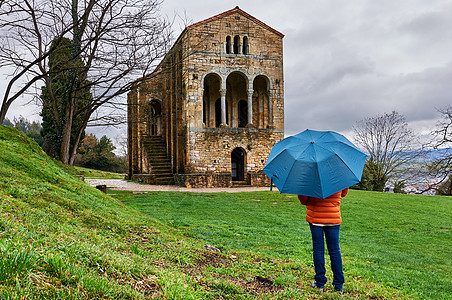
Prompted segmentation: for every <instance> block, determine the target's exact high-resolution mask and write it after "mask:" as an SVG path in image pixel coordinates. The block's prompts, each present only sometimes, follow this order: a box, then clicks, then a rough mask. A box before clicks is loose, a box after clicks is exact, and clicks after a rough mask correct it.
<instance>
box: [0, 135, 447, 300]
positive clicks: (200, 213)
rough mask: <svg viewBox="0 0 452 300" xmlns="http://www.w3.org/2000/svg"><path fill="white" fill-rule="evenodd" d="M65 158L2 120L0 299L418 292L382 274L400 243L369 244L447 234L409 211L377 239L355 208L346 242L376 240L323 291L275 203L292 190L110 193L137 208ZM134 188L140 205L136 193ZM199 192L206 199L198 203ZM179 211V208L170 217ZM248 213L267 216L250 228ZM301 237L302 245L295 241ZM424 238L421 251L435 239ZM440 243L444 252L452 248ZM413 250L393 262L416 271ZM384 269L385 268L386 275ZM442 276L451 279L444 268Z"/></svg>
mask: <svg viewBox="0 0 452 300" xmlns="http://www.w3.org/2000/svg"><path fill="white" fill-rule="evenodd" d="M64 169H65V170H63V169H62V168H61V166H59V165H58V164H57V163H55V162H54V161H52V160H51V159H49V158H48V157H47V156H46V155H45V154H44V153H43V152H42V150H41V149H40V148H39V146H37V144H36V143H35V142H34V141H32V140H30V139H28V138H27V137H26V136H25V135H23V134H21V133H20V132H19V131H17V130H15V129H12V128H6V127H3V126H0V299H151V298H157V299H339V298H342V299H377V298H378V299H409V298H425V297H423V296H422V294H420V293H418V290H415V289H411V288H410V287H409V286H408V287H407V286H401V285H399V284H398V282H399V281H395V282H394V284H393V285H391V284H389V283H388V281H389V280H393V277H394V274H396V273H397V272H396V271H397V270H396V269H395V268H394V267H393V264H392V263H391V262H392V261H393V258H391V255H396V253H397V252H400V250H398V248H397V247H398V246H393V245H391V248H394V251H392V252H390V253H388V255H387V257H388V261H389V262H385V261H383V264H381V265H380V261H379V260H380V257H379V256H375V255H374V253H375V251H378V252H380V251H383V252H384V251H387V249H388V247H384V243H386V242H387V237H388V234H385V233H384V232H388V231H389V232H390V233H391V235H390V236H392V238H393V239H394V240H395V241H396V240H397V239H399V238H400V237H403V236H404V235H409V234H411V233H412V232H413V233H414V232H422V233H423V234H425V235H426V236H427V235H430V232H431V234H435V235H436V236H438V243H443V239H445V238H447V237H449V238H450V235H448V236H444V232H446V233H448V232H447V231H446V229H447V230H450V224H449V225H447V226H448V227H447V226H446V227H444V228H443V229H437V228H436V225H435V228H433V227H432V228H424V227H423V226H424V225H422V226H419V225H416V220H414V221H413V223H414V225H413V224H404V222H405V220H406V219H405V218H403V220H404V221H402V223H401V224H398V223H397V224H398V225H394V226H392V225H391V223H390V222H387V223H385V224H386V225H385V227H384V228H382V229H380V230H378V231H376V232H375V236H374V237H372V243H370V244H367V243H366V242H365V240H366V239H367V238H368V236H366V235H365V231H362V230H361V228H362V229H365V230H367V231H368V230H369V228H367V226H370V225H369V224H368V222H364V221H363V220H366V218H367V217H368V216H367V215H363V216H357V217H356V218H355V221H354V224H355V225H353V226H351V227H349V228H348V229H347V228H344V230H343V232H344V233H345V239H344V240H343V242H344V247H346V249H352V248H351V247H350V246H349V245H352V244H362V245H368V247H373V246H372V245H375V244H376V243H375V240H379V239H380V238H381V241H383V242H381V245H380V247H379V248H377V249H366V251H365V252H359V251H358V250H359V249H355V251H357V252H356V253H351V254H350V255H348V256H347V257H345V259H344V260H346V263H348V266H349V267H347V268H350V269H346V270H345V271H346V274H347V275H348V280H349V285H348V287H347V288H346V289H347V290H346V293H345V294H344V295H343V296H339V295H338V294H335V293H333V292H331V291H328V292H327V293H324V294H320V293H318V292H317V291H314V290H312V289H311V288H309V284H310V281H311V278H312V274H313V270H312V262H311V259H310V254H309V253H310V252H309V251H310V250H309V243H310V241H309V238H307V237H306V232H305V228H306V226H305V225H306V224H304V222H303V221H302V220H301V221H299V222H298V225H299V227H300V230H298V231H294V232H291V231H290V230H291V228H293V226H292V225H291V224H290V222H288V221H289V220H291V219H292V218H293V217H294V215H293V213H294V212H293V211H291V210H286V211H285V210H281V207H284V205H286V207H292V206H293V207H295V206H294V205H295V203H296V201H295V199H294V198H289V197H287V196H285V195H279V194H277V193H270V192H265V193H262V194H261V195H260V194H254V193H244V194H241V195H240V197H239V198H235V196H234V197H232V196H230V195H227V194H220V195H213V194H192V195H191V196H189V197H188V196H187V194H184V193H148V194H143V195H137V194H126V195H124V196H115V197H122V198H121V199H123V200H124V203H126V201H127V203H129V204H130V205H131V206H133V207H136V208H140V207H139V206H140V205H141V206H142V207H141V208H140V209H142V208H143V209H144V208H146V207H149V204H150V203H152V204H153V205H154V209H153V210H147V211H144V210H143V211H144V212H145V214H144V213H141V212H138V211H137V210H135V209H134V208H129V207H128V206H125V205H124V204H123V203H121V202H120V201H118V200H116V199H114V198H112V197H110V196H108V195H104V194H102V193H101V192H99V191H97V190H96V189H94V188H91V187H89V186H88V185H87V184H85V183H83V182H81V181H80V180H79V179H78V178H77V177H76V176H74V175H71V174H70V173H74V174H76V173H77V171H74V170H71V169H70V168H69V169H68V168H64ZM355 195H356V196H354V197H351V198H352V200H353V201H350V202H349V203H351V204H350V205H353V202H354V201H356V202H358V201H359V198H360V197H365V196H364V193H360V194H355ZM370 195H372V193H370ZM146 197H147V198H146ZM218 197H220V198H221V199H223V200H222V201H223V202H227V201H230V202H231V203H233V205H234V209H233V210H232V211H231V214H230V216H228V218H226V219H225V218H221V217H219V215H218V214H221V213H222V214H226V212H227V211H226V210H223V211H218V212H216V214H213V213H212V212H208V211H207V210H204V209H206V207H207V208H208V207H209V205H210V204H211V203H213V202H214V201H215V200H218ZM237 197H238V196H237ZM272 198H274V199H275V200H271V199H272ZM133 199H135V200H137V201H138V202H141V204H140V203H132V202H133V201H132V200H133ZM237 199H238V200H237ZM135 200H134V201H135ZM206 200H208V201H207V202H203V201H206ZM258 200H259V201H258ZM200 203H205V205H204V207H200V206H199V205H198V204H200ZM259 203H260V204H263V203H265V205H266V206H265V207H266V208H267V213H266V215H265V216H263V215H261V214H262V209H260V210H254V211H253V210H252V209H253V207H254V208H256V207H255V206H256V205H257V204H259ZM274 203H275V204H274ZM344 203H345V202H344ZM366 203H367V202H366ZM448 203H449V206H447V207H446V208H445V210H444V211H445V217H446V222H447V220H448V219H447V217H449V218H450V214H447V211H448V212H449V213H450V200H449V202H448ZM400 205H401V204H397V205H394V206H397V207H400ZM435 205H437V203H436V202H435ZM272 206H275V207H276V206H278V207H280V206H281V207H280V208H279V209H277V210H275V211H274V212H277V214H275V216H274V217H272V210H271V208H272ZM212 207H213V206H212ZM350 207H351V206H350ZM160 209H161V210H160ZM379 209H386V208H385V207H383V206H378V205H376V207H374V208H372V210H371V211H370V212H369V213H370V214H376V212H378V210H379ZM389 209H390V210H391V211H394V212H393V213H391V214H392V215H391V216H392V218H393V219H397V218H398V217H399V215H401V213H400V211H397V208H394V207H389ZM414 209H415V210H417V209H418V208H417V207H416V208H414ZM419 209H420V208H419ZM422 209H423V208H422ZM284 211H285V212H284ZM426 211H429V212H430V211H433V209H432V210H426ZM243 212H246V214H244V213H243ZM361 212H362V213H365V210H362V211H361ZM182 213H183V214H184V215H185V217H184V218H179V217H177V216H178V214H182ZM411 213H412V214H414V215H415V216H416V218H417V217H418V216H419V213H418V212H416V211H412V212H410V211H409V212H407V214H411ZM284 214H286V215H284ZM298 214H299V217H301V218H302V215H301V213H300V212H298ZM344 214H346V215H348V219H352V218H353V215H354V212H353V211H352V210H347V206H345V207H344ZM162 216H163V217H162ZM165 216H166V217H165ZM154 217H156V218H157V217H158V218H159V219H161V221H157V220H156V219H154ZM247 218H248V219H249V218H260V219H261V221H265V222H263V223H262V226H261V228H259V230H257V229H255V228H254V227H252V226H251V225H250V223H249V220H248V219H247ZM426 218H427V216H426ZM449 220H450V219H449ZM226 221H227V222H233V223H231V224H227V223H225V222H226ZM359 222H363V224H360V223H359ZM352 223H353V222H352ZM349 224H351V223H350V222H349ZM422 224H424V220H422ZM435 224H436V223H435ZM273 227H276V228H277V229H276V230H275V229H272V228H273ZM344 227H345V226H344ZM411 228H414V229H415V230H411ZM424 229H425V230H424ZM427 229H430V230H431V231H429V232H427ZM441 230H442V231H441ZM399 231H400V232H399ZM432 231H433V232H432ZM298 235H299V236H298ZM270 236H272V237H271V238H270ZM297 236H298V237H297ZM353 239H356V241H354V240H353ZM291 240H292V241H291ZM449 240H450V239H449ZM405 241H407V240H404V242H405ZM408 241H410V242H415V243H419V242H421V243H424V242H428V243H434V242H435V239H434V238H432V237H431V236H429V237H428V238H427V239H420V240H418V239H416V240H410V239H409V240H408ZM296 242H300V244H301V245H302V246H301V247H292V246H293V244H294V243H296ZM206 244H211V245H213V246H216V247H218V248H220V250H221V252H216V251H214V249H213V250H212V248H209V247H204V246H206ZM395 244H396V243H395V242H394V245H395ZM411 246H413V248H415V247H416V248H418V247H419V245H409V246H408V247H404V248H403V249H407V248H411ZM423 246H425V245H423ZM347 247H348V248H347ZM426 247H427V250H426V251H429V250H428V249H437V248H435V247H436V246H435V247H431V248H429V247H428V245H427V246H426ZM441 247H442V246H441ZM449 249H450V248H449ZM445 251H446V254H447V251H450V250H447V249H446V248H445ZM412 253H418V251H414V250H413V252H412ZM412 253H410V252H408V253H407V255H406V256H404V257H403V259H404V260H403V261H401V262H400V264H401V265H402V264H406V263H408V264H409V265H410V268H412V269H413V275H410V276H416V274H419V272H418V270H419V267H416V261H417V260H413V259H410V257H411V255H412ZM385 255H386V254H385ZM396 257H398V256H396ZM433 258H434V261H433V262H434V264H433V267H432V268H433V269H428V268H429V266H428V259H433ZM433 258H431V256H427V255H426V257H425V258H423V260H422V261H424V262H425V265H422V266H421V267H422V268H426V270H427V271H428V272H429V273H428V274H431V275H432V276H438V275H435V274H437V272H447V270H449V271H450V265H448V264H450V259H449V260H448V261H444V263H445V265H444V267H443V271H441V270H437V269H436V268H437V266H438V262H437V260H441V259H443V260H444V256H442V255H439V254H438V256H437V257H436V256H434V257H433ZM352 260H353V261H352ZM359 265H364V266H365V268H366V270H367V272H362V273H360V272H358V271H359V270H361V269H359V268H358V267H357V266H359ZM379 266H383V267H382V268H379ZM389 268H391V269H390V270H389V272H386V271H385V270H387V269H389ZM400 270H402V269H400ZM386 274H389V275H388V276H389V279H385V278H384V276H386ZM405 274H406V273H403V276H405ZM439 274H440V275H441V274H443V273H439ZM446 277H447V276H446ZM435 278H436V277H435ZM447 280H449V281H447ZM441 282H443V283H444V282H450V277H449V279H447V278H446V279H444V280H443V281H441ZM413 291H414V292H413ZM441 291H444V288H443V289H442V290H441Z"/></svg>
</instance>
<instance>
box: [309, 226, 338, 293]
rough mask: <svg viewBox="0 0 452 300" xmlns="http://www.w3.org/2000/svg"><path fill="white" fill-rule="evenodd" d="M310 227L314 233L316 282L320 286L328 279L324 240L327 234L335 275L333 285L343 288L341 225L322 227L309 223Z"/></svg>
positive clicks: (327, 243) (312, 233)
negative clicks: (340, 245) (340, 242)
mask: <svg viewBox="0 0 452 300" xmlns="http://www.w3.org/2000/svg"><path fill="white" fill-rule="evenodd" d="M309 227H310V228H311V235H312V245H313V259H314V269H315V276H314V278H315V282H316V283H317V284H318V285H319V286H324V285H325V284H326V281H327V279H326V276H325V242H324V240H323V235H325V237H326V245H327V247H328V253H329V255H330V260H331V269H332V271H333V275H334V276H333V286H335V287H336V288H337V289H340V290H342V286H343V284H344V272H343V271H342V256H341V250H340V249H339V229H340V227H341V225H337V226H325V227H321V226H314V225H312V224H311V223H309Z"/></svg>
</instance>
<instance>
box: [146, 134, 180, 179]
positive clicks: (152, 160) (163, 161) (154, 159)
mask: <svg viewBox="0 0 452 300" xmlns="http://www.w3.org/2000/svg"><path fill="white" fill-rule="evenodd" d="M143 147H144V149H145V151H146V154H147V157H148V161H149V164H150V167H151V173H152V174H153V175H155V182H156V183H157V184H160V185H174V177H173V173H172V169H171V161H170V159H169V157H168V155H167V151H166V145H165V143H164V142H163V140H162V137H161V136H147V137H145V138H144V139H143Z"/></svg>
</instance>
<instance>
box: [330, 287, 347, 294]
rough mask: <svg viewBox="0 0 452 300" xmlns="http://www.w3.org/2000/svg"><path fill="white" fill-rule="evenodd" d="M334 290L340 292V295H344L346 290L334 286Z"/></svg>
mask: <svg viewBox="0 0 452 300" xmlns="http://www.w3.org/2000/svg"><path fill="white" fill-rule="evenodd" d="M333 288H334V291H336V292H338V293H340V294H343V293H344V290H343V288H342V287H339V286H335V285H333Z"/></svg>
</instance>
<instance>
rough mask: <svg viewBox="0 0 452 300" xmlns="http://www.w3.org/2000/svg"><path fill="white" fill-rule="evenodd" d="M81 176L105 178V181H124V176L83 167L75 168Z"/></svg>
mask: <svg viewBox="0 0 452 300" xmlns="http://www.w3.org/2000/svg"><path fill="white" fill-rule="evenodd" d="M74 168H75V169H76V170H77V171H78V173H79V175H83V176H85V177H86V178H103V179H123V178H124V174H119V173H113V172H106V171H100V170H94V169H88V168H82V167H74Z"/></svg>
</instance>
